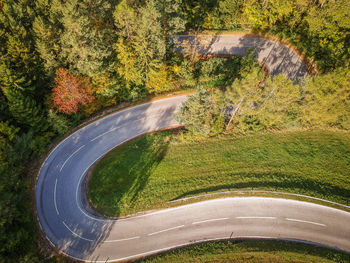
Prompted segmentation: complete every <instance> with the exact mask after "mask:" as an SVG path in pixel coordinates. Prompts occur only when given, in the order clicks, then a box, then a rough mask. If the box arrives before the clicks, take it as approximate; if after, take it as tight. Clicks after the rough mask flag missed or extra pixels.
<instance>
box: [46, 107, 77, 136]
mask: <svg viewBox="0 0 350 263" xmlns="http://www.w3.org/2000/svg"><path fill="white" fill-rule="evenodd" d="M47 117H48V121H49V123H50V125H51V127H52V129H53V130H54V131H55V132H56V133H58V134H64V133H65V132H66V131H68V129H69V128H70V126H71V123H70V121H69V120H68V119H67V117H65V116H64V115H61V114H58V113H56V112H55V111H53V110H52V109H50V110H49V111H48V116H47Z"/></svg>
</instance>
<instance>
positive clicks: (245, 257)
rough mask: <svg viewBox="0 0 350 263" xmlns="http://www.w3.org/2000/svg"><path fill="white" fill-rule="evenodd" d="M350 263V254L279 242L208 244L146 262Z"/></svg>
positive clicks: (163, 255) (170, 253) (177, 251)
mask: <svg viewBox="0 0 350 263" xmlns="http://www.w3.org/2000/svg"><path fill="white" fill-rule="evenodd" d="M349 261H350V255H349V254H346V253H341V252H336V251H334V250H330V249H326V248H320V247H314V246H309V245H302V244H295V243H288V242H275V241H258V242H257V241H246V242H242V243H237V244H233V243H231V242H228V241H227V242H211V243H205V244H201V245H197V246H193V247H188V248H184V249H181V250H175V251H172V252H168V253H165V254H162V255H159V256H155V257H152V258H149V259H146V260H143V261H142V262H147V263H160V262H172V263H182V262H189V263H197V262H198V263H199V262H200V263H202V262H215V263H224V262H235V263H238V262H242V263H243V262H244V263H264V262H274V263H282V262H283V263H287V262H288V263H289V262H290V263H291V262H293V263H295V262H298V263H311V262H315V263H326V262H327V263H328V262H329V263H330V262H339V263H340V262H344V263H345V262H349Z"/></svg>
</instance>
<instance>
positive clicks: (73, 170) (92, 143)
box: [36, 96, 350, 262]
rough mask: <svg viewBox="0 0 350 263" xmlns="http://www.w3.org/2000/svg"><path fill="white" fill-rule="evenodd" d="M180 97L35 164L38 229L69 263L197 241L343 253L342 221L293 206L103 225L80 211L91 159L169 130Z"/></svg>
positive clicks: (105, 122) (238, 204)
mask: <svg viewBox="0 0 350 263" xmlns="http://www.w3.org/2000/svg"><path fill="white" fill-rule="evenodd" d="M185 100H186V96H179V97H174V98H168V99H163V100H159V101H155V102H152V103H147V104H143V105H139V106H136V107H133V108H130V109H126V110H123V111H120V112H117V113H114V114H112V115H109V116H107V117H105V118H103V119H101V120H97V121H95V122H93V123H91V124H90V125H88V126H86V127H84V128H82V129H80V130H78V131H77V132H75V133H74V134H72V135H71V136H69V137H67V138H66V139H65V140H64V141H62V142H61V143H60V144H59V145H58V146H57V147H56V148H55V149H54V150H53V151H52V152H51V154H50V155H49V156H48V158H47V159H46V160H45V162H44V163H43V165H42V167H41V170H40V173H39V177H38V182H37V187H36V203H37V212H38V218H39V222H40V226H41V227H42V229H43V231H44V232H45V233H46V235H47V238H48V240H49V241H50V242H51V243H52V244H53V245H54V246H56V248H58V249H59V250H61V252H62V253H65V254H67V255H69V256H70V257H73V258H76V259H80V260H85V261H93V262H105V261H106V260H109V261H111V260H121V259H131V258H135V257H139V256H142V255H147V254H152V253H155V252H159V251H162V250H166V249H168V248H172V247H176V246H180V245H184V244H189V243H193V242H197V241H201V240H208V239H218V238H219V239H220V238H229V237H234V238H237V237H272V238H292V239H300V240H307V241H311V242H316V243H320V244H324V245H329V246H332V247H338V248H340V249H344V250H347V251H350V224H349V222H350V213H346V212H343V211H340V210H336V209H332V208H328V207H322V206H319V205H315V204H309V203H304V202H298V201H291V200H283V199H271V198H226V199H218V200H212V201H207V202H201V203H196V204H192V205H187V206H182V207H179V208H174V209H167V210H162V211H159V212H155V213H150V214H146V215H144V216H138V217H131V218H128V219H119V220H109V219H105V218H100V217H98V216H96V215H94V212H93V211H92V210H91V209H90V208H89V207H88V206H87V203H86V195H85V194H84V193H85V192H84V184H83V182H84V177H85V175H86V172H87V170H88V169H89V167H91V165H93V164H94V163H95V162H96V161H97V160H98V159H99V158H101V157H102V156H103V155H104V154H106V153H107V152H108V151H110V150H111V149H113V148H114V147H115V146H117V145H119V144H121V143H123V142H124V141H126V140H128V139H131V138H134V137H135V136H138V135H140V134H144V133H146V132H149V131H154V130H158V129H162V128H166V127H170V126H173V125H176V122H175V121H174V119H173V118H172V115H173V113H174V112H175V111H176V110H177V109H178V107H179V106H180V105H181V103H182V102H183V101H185Z"/></svg>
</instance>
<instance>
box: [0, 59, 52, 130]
mask: <svg viewBox="0 0 350 263" xmlns="http://www.w3.org/2000/svg"><path fill="white" fill-rule="evenodd" d="M0 76H1V77H0V88H1V90H2V92H3V94H4V95H5V96H6V99H7V104H8V107H9V110H10V112H11V115H12V116H13V118H14V119H15V121H16V122H17V123H19V124H24V125H25V126H27V127H32V128H34V129H35V130H37V131H40V130H41V131H42V130H45V129H46V128H47V125H46V121H45V117H44V114H43V111H42V109H41V107H39V106H38V105H37V103H36V101H35V100H34V99H33V98H32V97H31V96H30V95H28V94H27V93H25V91H26V87H28V86H29V87H31V86H32V83H31V82H28V81H26V80H25V78H24V77H17V76H16V74H15V73H14V72H13V70H10V69H9V68H7V67H6V65H5V64H4V63H3V64H0Z"/></svg>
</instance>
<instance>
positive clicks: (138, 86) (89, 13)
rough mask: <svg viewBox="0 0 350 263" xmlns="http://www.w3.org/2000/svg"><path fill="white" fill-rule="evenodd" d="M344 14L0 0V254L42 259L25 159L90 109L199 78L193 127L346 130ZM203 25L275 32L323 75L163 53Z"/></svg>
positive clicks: (290, 2)
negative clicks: (294, 74)
mask: <svg viewBox="0 0 350 263" xmlns="http://www.w3.org/2000/svg"><path fill="white" fill-rule="evenodd" d="M349 14H350V0H337V1H336V0H329V1H314V0H258V1H253V0H199V1H192V0H120V1H117V0H69V1H66V0H0V196H1V198H0V211H1V216H0V262H15V261H16V262H43V259H42V258H41V257H40V256H39V254H38V249H37V246H36V241H35V237H36V236H35V233H34V223H33V220H32V217H31V216H30V212H29V209H28V207H29V206H30V205H29V203H28V200H29V198H28V197H29V192H30V187H29V186H30V185H29V183H28V182H29V180H28V170H29V169H28V166H27V164H28V163H30V162H29V160H36V159H38V158H39V156H40V154H42V153H43V152H45V150H46V147H47V145H48V144H49V142H50V141H51V140H52V139H53V138H54V137H55V136H57V135H59V134H64V133H65V132H67V131H68V130H69V129H70V128H71V127H72V126H74V125H76V124H78V123H79V122H80V121H81V120H82V119H83V117H87V116H89V115H91V114H93V113H94V112H95V111H97V110H99V109H103V108H105V107H109V106H113V105H116V104H118V103H120V102H125V101H131V100H134V101H135V100H139V99H140V98H142V97H143V96H145V95H147V94H158V93H164V92H169V91H174V90H180V89H193V88H195V87H197V86H199V87H200V88H199V89H198V91H197V92H196V94H195V95H194V97H192V98H191V99H190V100H189V101H188V104H187V105H186V106H185V107H184V108H183V109H182V110H181V111H180V114H179V115H178V117H177V118H178V120H180V121H181V122H183V123H184V124H185V125H186V127H187V128H188V129H189V130H190V131H191V132H192V133H197V134H202V135H206V136H207V135H215V134H218V133H220V132H222V131H224V130H225V131H232V132H235V131H247V130H257V129H270V130H271V129H289V128H297V127H308V128H309V127H323V128H329V127H331V128H337V129H346V130H348V129H349V128H350V123H349V122H350V120H349V116H350V112H349V109H350V105H349V101H350V97H349V96H350V95H349V92H350V91H349V86H350V83H349V79H350V75H349V70H348V68H349V66H350V62H349V61H350V19H349ZM205 29H209V30H218V31H222V30H238V31H240V30H243V31H245V32H246V31H251V32H258V33H262V34H265V33H267V34H270V35H273V36H276V37H279V38H282V39H284V40H286V41H289V42H291V43H292V44H294V45H295V46H296V47H297V48H298V49H299V50H300V51H301V52H302V53H304V54H305V55H306V57H307V59H308V62H309V65H310V68H313V67H315V65H317V66H318V68H319V69H320V70H321V72H322V73H325V74H323V75H321V76H312V77H309V78H306V79H305V80H300V81H299V82H298V83H292V82H291V81H289V80H287V79H285V78H284V77H283V76H276V77H275V78H273V79H272V78H270V77H267V78H266V79H264V76H263V73H262V71H261V69H260V67H259V66H258V64H257V62H256V61H254V56H253V53H250V54H249V55H248V56H246V57H244V58H237V57H233V58H221V57H216V58H211V59H207V58H206V59H203V57H201V56H199V55H198V54H197V51H198V50H197V49H196V48H195V47H193V46H191V45H188V46H187V47H185V50H184V51H185V56H183V55H181V54H178V53H176V52H174V51H173V46H172V45H173V43H172V39H173V38H172V36H173V35H176V34H182V33H186V32H192V33H193V32H196V33H200V32H202V30H205ZM208 34H209V35H210V34H213V32H209V33H208ZM201 40H203V41H205V38H203V39H200V38H199V41H201ZM264 80H265V81H264ZM29 177H30V176H29ZM31 177H32V176H31ZM30 179H32V178H30ZM33 181H34V180H33ZM52 260H53V261H55V259H52Z"/></svg>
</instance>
